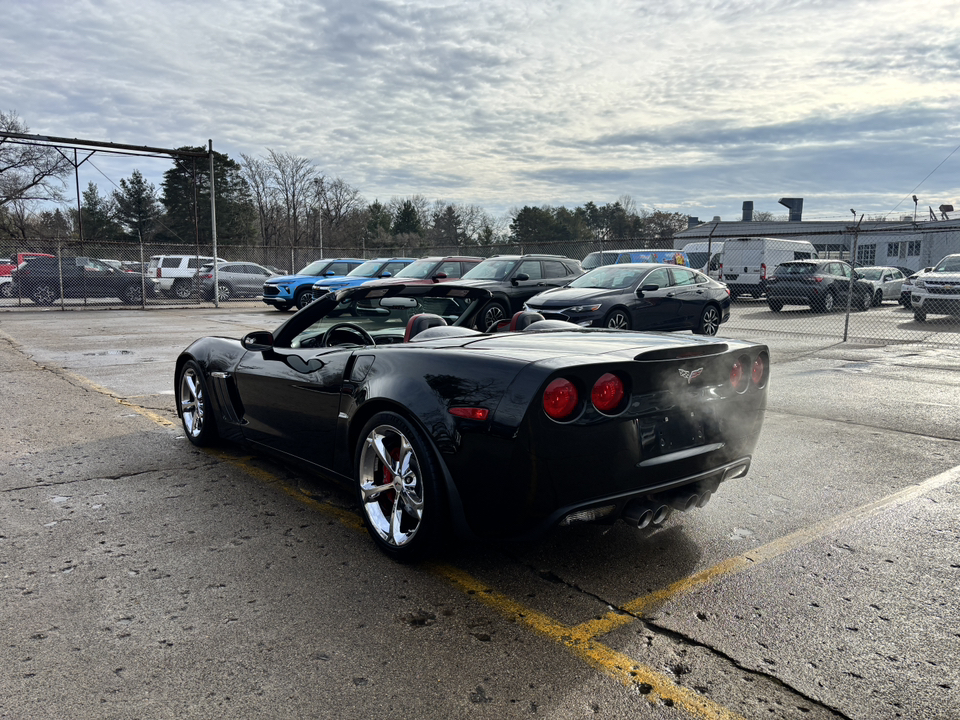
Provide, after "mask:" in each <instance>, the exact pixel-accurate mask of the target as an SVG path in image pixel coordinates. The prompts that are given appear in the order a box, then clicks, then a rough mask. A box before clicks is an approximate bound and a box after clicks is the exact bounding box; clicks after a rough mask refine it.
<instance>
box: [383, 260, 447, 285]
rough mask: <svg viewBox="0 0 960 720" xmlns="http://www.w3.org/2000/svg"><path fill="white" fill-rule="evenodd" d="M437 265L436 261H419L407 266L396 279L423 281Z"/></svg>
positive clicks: (399, 272)
mask: <svg viewBox="0 0 960 720" xmlns="http://www.w3.org/2000/svg"><path fill="white" fill-rule="evenodd" d="M436 264H437V261H436V260H417V261H416V262H412V263H410V264H409V265H407V266H406V267H405V268H404V269H403V270H400V271H398V272H397V274H396V275H394V277H395V278H416V279H418V280H422V279H423V278H425V277H427V275H428V274H429V273H430V271H431V270H433V267H434V265H436Z"/></svg>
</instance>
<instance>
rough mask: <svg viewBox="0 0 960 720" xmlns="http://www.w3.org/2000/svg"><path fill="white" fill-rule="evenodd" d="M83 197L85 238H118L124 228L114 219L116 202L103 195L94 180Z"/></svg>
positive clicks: (112, 239) (111, 239)
mask: <svg viewBox="0 0 960 720" xmlns="http://www.w3.org/2000/svg"><path fill="white" fill-rule="evenodd" d="M82 198H83V200H82V202H81V211H82V215H81V217H82V218H83V239H84V240H97V241H108V242H109V241H114V240H118V239H119V238H120V236H121V235H122V230H121V229H120V226H119V225H118V224H117V222H116V220H115V219H114V215H115V213H116V204H115V203H114V202H113V201H112V200H111V199H110V198H109V197H104V196H103V195H101V194H100V190H99V188H98V187H97V186H96V184H95V183H93V182H91V183H89V184H88V185H87V189H86V190H84V191H83V196H82ZM74 215H75V212H74Z"/></svg>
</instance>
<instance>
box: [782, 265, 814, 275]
mask: <svg viewBox="0 0 960 720" xmlns="http://www.w3.org/2000/svg"><path fill="white" fill-rule="evenodd" d="M816 269H817V266H816V265H813V264H810V263H783V264H782V265H780V266H778V267H777V269H776V271H775V272H774V273H773V274H774V275H808V274H809V273H812V272H813V271H814V270H816Z"/></svg>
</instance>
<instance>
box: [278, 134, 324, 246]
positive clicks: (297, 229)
mask: <svg viewBox="0 0 960 720" xmlns="http://www.w3.org/2000/svg"><path fill="white" fill-rule="evenodd" d="M267 152H268V153H269V158H268V159H267V161H266V162H267V164H268V166H269V167H270V171H271V179H272V181H273V186H274V187H275V188H276V192H277V197H278V199H279V200H280V203H281V204H282V210H283V220H284V222H283V226H282V227H281V233H280V234H281V237H282V238H283V239H284V240H285V244H286V245H289V246H290V247H297V246H299V245H301V244H302V241H303V239H304V238H305V236H306V234H307V230H308V224H307V222H306V221H307V215H308V213H309V210H310V199H311V194H312V193H315V192H316V191H315V189H313V188H314V181H315V179H316V178H318V177H321V175H320V171H319V170H318V169H317V167H316V166H315V165H314V164H313V163H312V162H311V161H310V160H309V159H307V158H304V157H297V156H296V155H291V154H290V153H278V152H276V151H275V150H270V149H269V148H268V149H267Z"/></svg>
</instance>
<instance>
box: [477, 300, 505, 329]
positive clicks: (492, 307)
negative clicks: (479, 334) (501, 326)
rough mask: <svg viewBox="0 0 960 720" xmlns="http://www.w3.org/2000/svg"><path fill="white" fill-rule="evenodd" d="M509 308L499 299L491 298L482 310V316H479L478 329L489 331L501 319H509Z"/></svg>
mask: <svg viewBox="0 0 960 720" xmlns="http://www.w3.org/2000/svg"><path fill="white" fill-rule="evenodd" d="M508 313H509V310H507V307H506V305H504V304H503V303H502V302H500V301H499V300H491V301H490V302H488V303H487V305H486V307H484V308H483V310H481V311H480V317H478V318H477V329H478V330H483V331H487V330H490V329H492V328H493V327H496V325H497V323H498V322H500V321H501V320H507V319H509V317H510V316H509V314H508Z"/></svg>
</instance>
